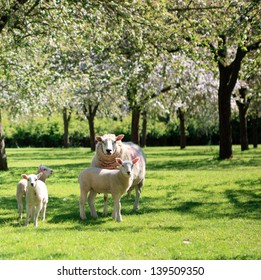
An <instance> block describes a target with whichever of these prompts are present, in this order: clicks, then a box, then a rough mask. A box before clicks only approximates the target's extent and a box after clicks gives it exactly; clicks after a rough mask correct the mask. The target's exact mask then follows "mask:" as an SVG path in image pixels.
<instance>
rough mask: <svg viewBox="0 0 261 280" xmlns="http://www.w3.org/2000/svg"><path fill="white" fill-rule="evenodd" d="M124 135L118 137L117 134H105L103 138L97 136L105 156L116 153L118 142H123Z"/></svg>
mask: <svg viewBox="0 0 261 280" xmlns="http://www.w3.org/2000/svg"><path fill="white" fill-rule="evenodd" d="M123 137H124V134H120V135H118V136H116V135H115V134H104V135H103V136H96V141H97V142H98V145H101V148H102V152H103V153H104V154H105V155H108V156H110V155H112V154H113V153H115V151H116V145H117V142H118V141H121V140H122V139H123Z"/></svg>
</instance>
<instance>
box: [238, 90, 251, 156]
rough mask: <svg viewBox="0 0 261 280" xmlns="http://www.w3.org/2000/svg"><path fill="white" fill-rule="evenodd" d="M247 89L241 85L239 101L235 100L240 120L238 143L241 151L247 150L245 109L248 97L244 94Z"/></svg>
mask: <svg viewBox="0 0 261 280" xmlns="http://www.w3.org/2000/svg"><path fill="white" fill-rule="evenodd" d="M246 93H247V89H246V88H244V87H242V88H240V89H239V95H240V101H237V102H236V104H237V107H238V110H239V120H240V144H241V151H245V150H248V149H249V147H248V135H247V118H246V116H247V110H248V107H249V104H250V99H249V98H247V96H246Z"/></svg>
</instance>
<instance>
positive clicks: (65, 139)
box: [63, 107, 71, 148]
mask: <svg viewBox="0 0 261 280" xmlns="http://www.w3.org/2000/svg"><path fill="white" fill-rule="evenodd" d="M70 119H71V111H70V110H69V111H68V108H66V107H64V108H63V131H64V133H63V145H64V148H68V147H69V146H70V141H69V123H70Z"/></svg>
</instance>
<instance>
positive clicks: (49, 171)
mask: <svg viewBox="0 0 261 280" xmlns="http://www.w3.org/2000/svg"><path fill="white" fill-rule="evenodd" d="M38 170H39V172H42V173H44V174H45V175H46V177H48V176H49V175H51V174H53V170H52V169H51V168H49V167H47V166H44V165H40V166H39V167H38Z"/></svg>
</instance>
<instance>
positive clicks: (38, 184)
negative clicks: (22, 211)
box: [22, 173, 48, 227]
mask: <svg viewBox="0 0 261 280" xmlns="http://www.w3.org/2000/svg"><path fill="white" fill-rule="evenodd" d="M42 175H43V173H39V174H37V175H35V174H30V175H26V174H22V177H23V178H24V179H26V180H27V191H26V222H25V225H26V226H27V225H28V222H29V218H30V217H32V218H33V221H34V226H35V227H38V216H39V213H40V211H41V210H43V221H44V220H45V213H46V207H47V203H48V191H47V187H46V185H45V183H44V182H43V181H40V180H39V178H40V177H41V176H42Z"/></svg>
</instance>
